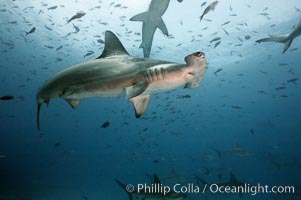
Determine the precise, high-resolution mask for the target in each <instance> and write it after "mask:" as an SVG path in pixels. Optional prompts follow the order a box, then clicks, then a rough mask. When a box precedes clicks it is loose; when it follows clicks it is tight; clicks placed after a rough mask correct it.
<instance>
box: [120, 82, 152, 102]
mask: <svg viewBox="0 0 301 200" xmlns="http://www.w3.org/2000/svg"><path fill="white" fill-rule="evenodd" d="M147 87H148V83H147V82H139V83H136V84H135V85H132V86H130V87H127V88H125V90H126V98H127V99H131V98H133V97H136V96H139V95H140V94H142V93H143V92H144V91H145V90H146V88H147Z"/></svg>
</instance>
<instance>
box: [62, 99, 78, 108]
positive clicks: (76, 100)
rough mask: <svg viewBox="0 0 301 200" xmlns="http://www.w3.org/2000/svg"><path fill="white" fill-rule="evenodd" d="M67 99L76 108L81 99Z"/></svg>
mask: <svg viewBox="0 0 301 200" xmlns="http://www.w3.org/2000/svg"><path fill="white" fill-rule="evenodd" d="M65 100H66V101H67V103H68V104H69V105H70V106H71V107H72V108H73V109H75V108H76V107H77V106H78V104H79V101H80V100H79V99H65Z"/></svg>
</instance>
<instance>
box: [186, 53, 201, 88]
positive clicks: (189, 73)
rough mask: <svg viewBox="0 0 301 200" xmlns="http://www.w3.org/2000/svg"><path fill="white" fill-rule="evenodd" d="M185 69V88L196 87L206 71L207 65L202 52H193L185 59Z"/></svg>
mask: <svg viewBox="0 0 301 200" xmlns="http://www.w3.org/2000/svg"><path fill="white" fill-rule="evenodd" d="M185 62H186V68H185V69H184V71H185V78H186V79H187V83H186V84H185V88H195V87H198V86H199V84H200V82H201V81H202V79H203V76H204V74H205V71H206V67H207V63H206V58H205V54H204V53H203V52H195V53H193V54H190V55H188V56H186V57H185Z"/></svg>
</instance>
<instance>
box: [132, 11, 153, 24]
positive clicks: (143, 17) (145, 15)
mask: <svg viewBox="0 0 301 200" xmlns="http://www.w3.org/2000/svg"><path fill="white" fill-rule="evenodd" d="M148 14H149V13H148V12H143V13H140V14H138V15H135V16H134V17H131V18H130V21H142V22H144V21H147V18H148Z"/></svg>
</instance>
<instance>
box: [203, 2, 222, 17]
mask: <svg viewBox="0 0 301 200" xmlns="http://www.w3.org/2000/svg"><path fill="white" fill-rule="evenodd" d="M217 4H218V1H214V2H213V3H211V4H209V6H207V8H206V9H205V10H204V12H203V14H202V15H201V17H200V21H202V19H203V17H204V16H205V15H206V14H207V13H209V12H210V11H211V10H214V9H215V7H216V6H217Z"/></svg>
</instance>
